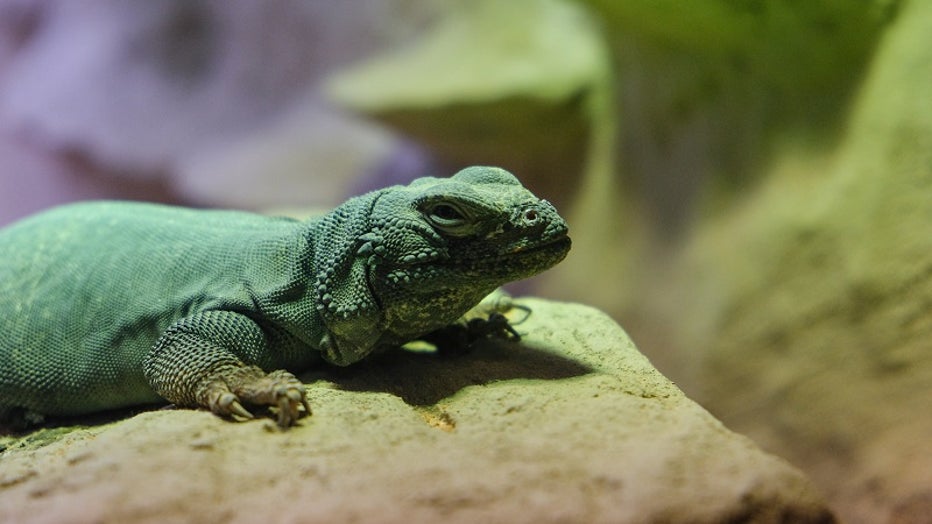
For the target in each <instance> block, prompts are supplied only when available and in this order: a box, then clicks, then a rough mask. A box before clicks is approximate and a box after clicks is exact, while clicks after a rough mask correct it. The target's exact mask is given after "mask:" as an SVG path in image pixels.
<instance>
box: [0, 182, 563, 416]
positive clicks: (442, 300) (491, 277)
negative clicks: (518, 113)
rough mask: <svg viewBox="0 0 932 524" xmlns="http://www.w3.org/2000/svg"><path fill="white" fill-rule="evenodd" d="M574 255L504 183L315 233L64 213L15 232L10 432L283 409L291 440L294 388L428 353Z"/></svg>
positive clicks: (552, 225)
mask: <svg viewBox="0 0 932 524" xmlns="http://www.w3.org/2000/svg"><path fill="white" fill-rule="evenodd" d="M569 248H570V239H569V237H568V236H567V226H566V223H565V222H564V221H563V219H562V218H560V216H559V215H558V214H557V212H556V210H555V209H554V208H553V206H551V205H550V204H549V203H548V202H547V201H545V200H540V199H538V198H536V197H535V196H534V195H533V194H531V193H530V192H529V191H528V190H527V189H525V188H524V187H523V186H522V185H521V184H520V183H519V182H518V180H517V179H516V178H515V177H514V176H513V175H511V174H510V173H508V172H507V171H505V170H502V169H499V168H493V167H471V168H467V169H464V170H463V171H461V172H459V173H457V174H456V175H454V176H453V177H451V178H448V179H441V178H431V177H427V178H420V179H417V180H415V181H413V182H412V183H411V184H409V185H407V186H393V187H389V188H385V189H381V190H377V191H373V192H371V193H368V194H365V195H362V196H359V197H355V198H352V199H350V200H348V201H347V202H345V203H344V204H342V205H341V206H339V207H337V208H336V209H335V210H334V211H332V212H331V213H329V214H327V215H324V216H322V217H318V218H312V219H310V220H306V221H298V220H293V219H288V218H273V217H267V216H262V215H257V214H251V213H245V212H234V211H210V210H192V209H184V208H178V207H170V206H162V205H155V204H143V203H128V202H92V203H80V204H72V205H68V206H63V207H60V208H56V209H53V210H50V211H47V212H44V213H41V214H38V215H35V216H33V217H30V218H27V219H24V220H22V221H20V222H18V223H16V224H14V225H12V226H10V227H8V228H6V229H4V230H3V231H0V256H2V259H0V420H2V419H4V418H5V419H7V420H12V419H18V420H21V421H22V420H32V421H36V420H41V418H42V416H45V415H77V414H84V413H91V412H95V411H102V410H107V409H113V408H119V407H125V406H133V405H142V404H150V403H157V402H164V401H165V400H167V401H169V402H172V403H174V404H176V405H179V406H187V407H203V408H207V409H210V410H211V411H213V412H214V413H216V414H218V415H221V416H227V417H232V418H237V419H247V418H252V417H253V414H252V413H251V412H250V411H248V410H247V409H246V408H245V407H244V405H246V406H270V407H272V408H273V411H277V422H278V424H279V425H280V426H282V427H287V426H290V425H292V424H294V423H295V421H296V420H297V419H298V418H299V417H300V416H302V415H303V414H309V413H310V408H309V406H308V403H307V399H306V396H305V388H304V386H303V385H302V384H301V382H299V381H298V380H297V379H296V378H295V376H294V375H292V373H291V372H300V371H302V370H306V369H308V368H309V367H311V366H313V365H314V364H315V363H317V362H319V361H320V360H321V359H322V360H324V361H326V362H328V363H331V364H335V365H338V366H345V365H349V364H352V363H354V362H357V361H359V360H360V359H362V358H364V357H366V356H367V355H369V354H370V353H372V352H373V351H376V350H380V349H384V348H388V347H393V346H397V345H400V344H402V343H405V342H407V341H410V340H415V339H419V338H424V337H429V336H430V334H431V333H432V332H436V331H438V330H441V329H444V328H446V327H447V326H449V325H451V324H452V323H455V322H456V321H457V319H458V318H460V317H461V316H462V315H463V314H464V313H466V312H467V311H468V310H469V309H470V308H472V307H473V306H475V305H476V304H477V303H479V301H480V300H481V299H482V298H483V297H484V296H486V295H487V294H488V293H490V292H491V291H493V290H494V289H495V288H497V287H498V286H500V285H502V284H504V283H506V282H509V281H513V280H518V279H521V278H525V277H528V276H531V275H533V274H536V273H539V272H541V271H543V270H545V269H547V268H549V267H551V266H553V265H554V264H556V263H558V262H559V261H560V260H562V259H563V257H564V256H565V255H566V253H567V251H568V250H569ZM499 320H500V319H499ZM506 327H507V324H506ZM286 370H288V371H286Z"/></svg>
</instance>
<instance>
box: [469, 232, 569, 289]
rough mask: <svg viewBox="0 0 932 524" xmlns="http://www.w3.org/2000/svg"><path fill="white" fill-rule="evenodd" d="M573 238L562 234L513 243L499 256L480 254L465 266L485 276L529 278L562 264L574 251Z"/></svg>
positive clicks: (470, 270)
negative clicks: (571, 248)
mask: <svg viewBox="0 0 932 524" xmlns="http://www.w3.org/2000/svg"><path fill="white" fill-rule="evenodd" d="M571 245H572V241H571V240H570V237H569V236H567V235H562V236H560V237H557V238H555V239H552V240H549V241H547V242H543V243H541V242H535V243H522V244H518V245H514V246H511V247H510V248H508V249H506V250H505V251H504V252H503V253H501V254H499V255H497V256H485V257H476V258H473V259H470V260H467V261H466V263H465V264H464V266H465V267H464V269H465V270H466V271H467V272H469V273H472V272H476V273H480V274H482V275H485V276H492V275H503V276H505V275H507V276H508V277H509V278H516V279H517V278H526V277H529V276H531V275H535V274H537V273H540V272H541V271H544V270H547V269H550V268H551V267H553V266H555V265H556V264H558V263H559V262H560V261H561V260H563V258H564V257H566V254H567V253H568V252H569V250H570V246H571Z"/></svg>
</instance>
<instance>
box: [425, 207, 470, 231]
mask: <svg viewBox="0 0 932 524" xmlns="http://www.w3.org/2000/svg"><path fill="white" fill-rule="evenodd" d="M426 215H427V219H428V220H430V221H431V222H432V223H433V224H434V225H436V226H437V227H439V228H442V229H450V228H453V229H455V228H458V227H460V226H463V225H465V224H466V215H465V214H463V213H462V212H461V211H460V210H459V209H457V208H456V207H455V206H453V205H451V204H448V203H438V204H434V205H433V206H431V207H430V208H428V209H427V213H426Z"/></svg>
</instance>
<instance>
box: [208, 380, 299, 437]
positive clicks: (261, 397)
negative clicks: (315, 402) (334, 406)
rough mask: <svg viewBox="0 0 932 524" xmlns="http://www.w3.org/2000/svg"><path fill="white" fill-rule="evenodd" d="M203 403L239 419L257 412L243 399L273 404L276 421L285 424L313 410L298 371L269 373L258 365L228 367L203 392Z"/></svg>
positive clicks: (224, 414) (286, 425) (282, 425)
mask: <svg viewBox="0 0 932 524" xmlns="http://www.w3.org/2000/svg"><path fill="white" fill-rule="evenodd" d="M199 398H201V399H202V400H201V404H202V405H203V406H205V407H207V408H209V409H210V410H211V411H213V412H214V413H216V414H217V415H220V416H224V417H231V418H233V419H234V420H237V421H243V420H250V419H253V418H255V416H254V415H253V414H252V413H250V412H249V411H248V410H246V408H244V407H243V405H242V404H241V402H245V403H247V404H252V405H258V406H263V405H264V406H271V407H272V410H273V411H275V412H276V419H277V420H276V422H277V423H278V425H279V426H280V427H282V428H287V427H289V426H293V425H294V424H295V422H297V420H298V419H299V418H301V416H303V415H302V408H303V414H304V415H310V414H311V406H310V404H308V402H307V393H306V391H305V389H304V384H302V383H301V382H300V381H299V380H298V379H297V378H295V376H294V375H292V374H291V373H289V372H287V371H285V370H277V371H273V372H271V373H268V374H266V373H265V372H264V371H262V370H261V369H259V368H258V367H255V366H249V367H243V368H237V369H235V370H233V371H227V372H226V373H224V374H223V375H222V376H221V377H218V379H215V380H213V381H211V382H210V383H209V384H208V385H207V387H206V388H204V391H203V392H202V393H201V394H200V395H199Z"/></svg>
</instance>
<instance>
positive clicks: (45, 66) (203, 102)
mask: <svg viewBox="0 0 932 524" xmlns="http://www.w3.org/2000/svg"><path fill="white" fill-rule="evenodd" d="M930 29H932V2H926V1H922V0H825V1H821V2H799V1H792V0H773V1H759V0H748V1H745V2H736V1H733V0H695V1H692V2H678V1H673V0H632V1H627V2H617V1H612V0H512V1H508V2H501V1H493V0H472V1H469V0H344V1H337V0H304V1H300V0H266V1H264V2H261V3H260V2H251V1H246V0H226V1H220V0H215V1H205V0H85V1H81V2H74V1H66V0H58V1H55V0H0V225H3V224H7V223H10V222H12V221H14V220H16V219H18V218H21V217H23V216H26V215H28V214H31V213H34V212H37V211H40V210H42V209H44V208H47V207H50V206H53V205H57V204H61V203H65V202H69V201H74V200H82V199H91V198H120V199H137V200H147V201H158V202H170V203H178V204H184V205H191V206H203V207H225V208H243V209H253V210H258V211H266V212H287V211H291V210H308V209H326V208H329V207H332V206H333V205H335V204H338V203H340V202H341V201H343V200H344V199H345V198H346V197H348V196H351V195H353V194H358V193H360V192H363V191H367V190H371V189H376V188H379V187H383V186H385V185H390V184H395V183H405V182H407V181H409V180H411V179H413V178H416V177H418V176H423V175H441V176H446V175H449V174H452V173H453V172H455V171H456V170H458V169H460V168H462V167H465V166H468V165H474V164H490V165H498V166H501V167H504V168H506V169H508V170H510V171H512V172H513V173H515V174H516V175H517V176H518V177H519V178H521V179H522V181H523V182H524V183H525V185H527V186H528V187H529V188H531V189H532V190H533V191H534V192H535V193H536V194H538V195H539V196H541V197H543V198H546V199H548V200H550V201H551V202H553V203H554V204H555V205H556V206H557V207H558V209H560V210H561V213H562V214H563V215H564V216H566V217H567V218H568V220H569V222H570V227H571V233H572V236H573V239H574V247H573V252H572V253H571V254H570V256H569V257H568V258H567V260H566V261H565V262H564V263H563V264H561V265H560V266H558V267H557V268H556V269H554V270H553V271H551V272H548V273H547V274H546V275H544V276H543V277H542V278H539V279H536V280H535V281H534V282H532V283H529V284H525V285H524V286H523V287H521V288H520V289H521V290H522V291H526V292H532V293H534V294H538V295H543V296H547V297H551V298H556V299H562V300H572V301H578V302H584V303H587V304H592V305H595V306H597V307H599V308H601V309H603V310H605V311H606V312H608V313H609V314H610V315H612V316H613V317H614V318H615V319H616V320H618V321H619V322H620V323H621V324H622V325H623V326H624V327H625V328H626V330H628V331H629V333H630V334H631V335H632V337H633V339H634V340H635V342H636V343H637V345H638V347H639V348H640V349H641V351H642V352H644V353H645V354H647V355H648V356H649V357H650V358H651V360H652V361H653V362H654V363H655V365H657V366H658V368H660V370H661V371H663V372H664V373H665V374H666V375H667V376H669V377H670V378H672V379H673V380H675V381H676V382H677V383H678V384H679V385H680V386H681V387H682V388H683V389H684V390H685V391H686V393H687V394H689V395H690V396H691V397H693V398H694V399H696V400H698V401H699V402H700V403H702V404H703V405H704V406H705V407H707V408H708V409H709V410H710V411H712V412H713V413H714V414H715V415H716V416H718V417H719V418H720V419H722V420H723V421H724V422H725V423H726V425H728V426H729V427H731V428H732V429H735V430H737V431H739V432H743V433H745V434H747V435H749V436H750V437H751V438H753V439H754V440H756V441H757V442H758V443H759V444H760V445H762V446H763V447H764V448H766V449H768V450H769V451H772V452H775V453H777V454H779V455H781V456H783V457H785V458H786V459H788V460H789V461H790V462H792V463H794V464H795V465H797V466H799V467H800V468H802V469H803V470H805V471H806V472H808V473H809V474H810V476H812V478H813V479H814V480H815V481H816V482H817V484H819V485H820V486H821V487H822V489H823V491H824V492H825V494H826V495H827V496H828V497H829V499H830V500H831V501H832V502H833V504H834V506H835V509H836V511H837V512H838V513H839V515H840V516H841V517H842V518H844V519H845V520H846V521H849V522H898V523H902V522H932V517H930V515H932V449H930V448H932V447H930V445H929V442H932V416H930V413H932V410H930V408H929V406H932V32H930ZM0 255H2V254H0ZM697 474H701V472H697Z"/></svg>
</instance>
